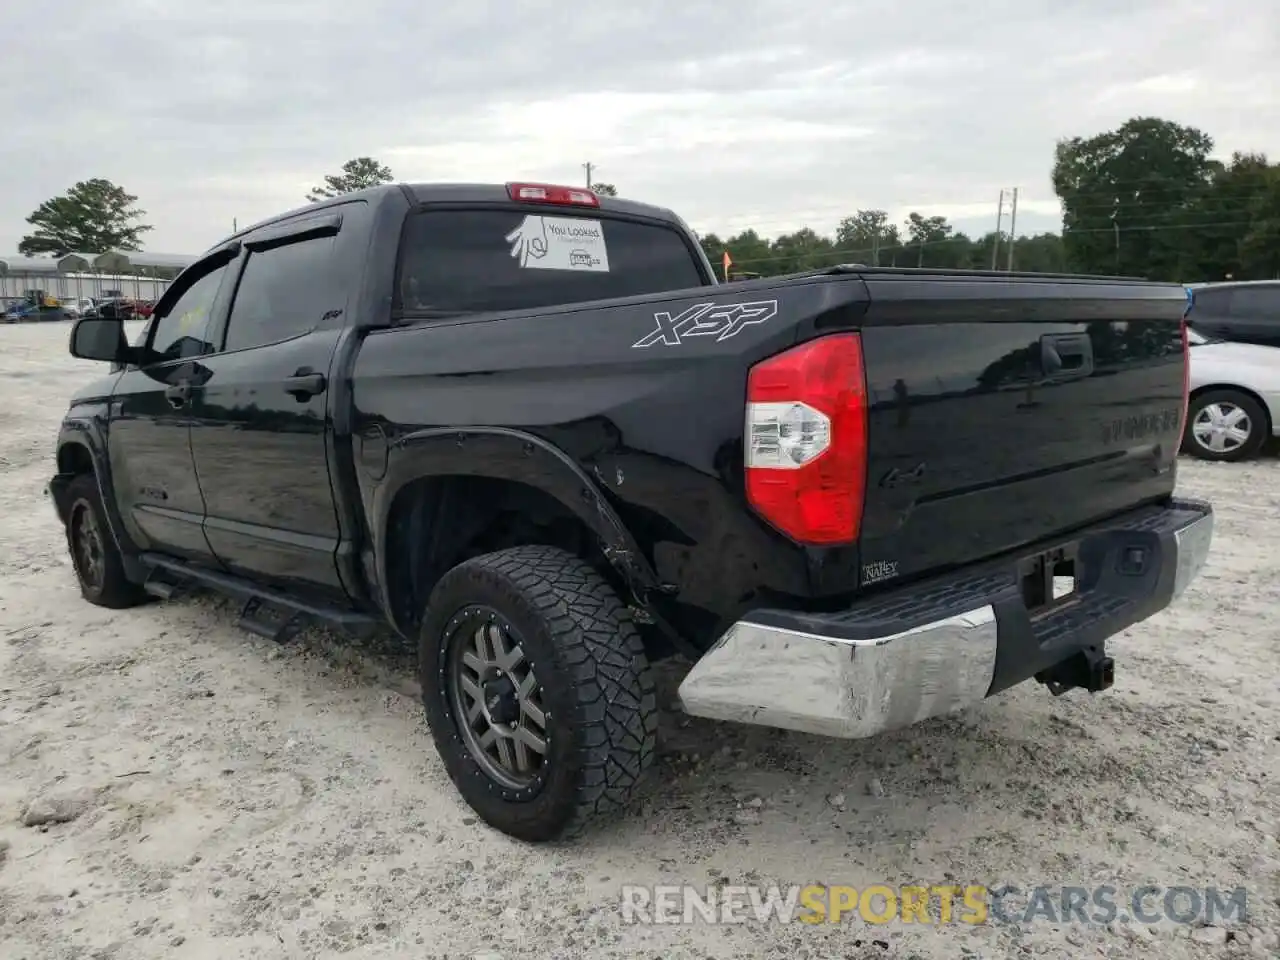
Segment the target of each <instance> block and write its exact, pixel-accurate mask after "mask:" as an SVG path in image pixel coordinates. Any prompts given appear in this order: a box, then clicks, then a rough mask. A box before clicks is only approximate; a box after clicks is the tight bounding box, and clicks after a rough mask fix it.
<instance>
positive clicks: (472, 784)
mask: <svg viewBox="0 0 1280 960" xmlns="http://www.w3.org/2000/svg"><path fill="white" fill-rule="evenodd" d="M419 672H420V679H421V682H422V695H423V702H424V705H425V707H426V712H427V720H428V722H429V724H430V726H431V733H432V737H433V738H434V740H435V743H436V748H437V749H438V750H439V752H440V755H441V757H442V758H443V760H444V763H445V767H446V769H447V770H448V772H449V776H450V777H451V778H452V780H453V782H454V784H455V785H456V786H457V788H458V790H459V791H460V792H461V794H462V796H463V798H464V799H465V800H466V801H467V803H468V804H469V805H470V806H471V807H472V809H474V810H475V811H476V813H478V814H479V815H480V817H481V818H483V819H484V820H485V822H486V823H488V824H490V825H491V826H493V827H496V828H497V829H499V830H501V831H503V832H504V833H507V834H509V835H510V836H513V837H516V838H518V839H521V840H531V841H540V840H552V839H555V838H556V837H559V836H562V835H565V834H570V835H571V834H573V833H576V832H578V831H579V830H580V829H581V828H582V827H583V826H584V825H585V824H586V822H587V821H588V820H590V819H591V818H592V817H593V816H595V815H597V814H602V813H605V812H607V811H610V810H614V809H617V808H620V807H622V806H623V805H625V803H626V802H627V800H628V799H629V797H630V796H631V794H632V792H633V791H634V790H635V788H636V787H637V786H638V785H639V784H640V783H641V781H642V778H643V775H644V773H645V771H646V769H647V768H648V767H649V765H650V764H651V763H652V761H653V757H654V753H655V749H656V745H657V719H658V714H657V697H656V694H655V691H654V684H653V678H652V674H651V672H650V669H649V664H648V661H647V659H646V658H645V654H644V648H643V645H642V644H641V641H640V637H639V635H638V634H637V632H636V628H635V625H634V623H632V621H631V617H630V614H629V612H628V611H627V609H626V607H625V606H624V605H623V604H622V602H621V601H620V600H619V599H618V596H617V595H616V594H615V593H614V591H613V590H612V589H611V588H610V587H609V585H608V584H607V583H606V582H605V581H604V579H603V578H602V577H601V576H600V575H599V574H598V573H597V572H596V571H595V570H593V569H592V568H591V567H590V565H588V564H587V563H586V562H584V561H583V560H581V559H579V558H578V557H576V556H574V555H572V554H570V553H567V552H565V551H563V550H559V549H556V548H553V547H516V548H513V549H510V550H503V551H500V552H498V553H491V554H487V555H485V556H482V557H476V558H474V559H472V560H468V561H466V562H465V563H463V564H460V565H459V566H457V567H455V568H454V569H453V570H451V571H450V572H449V573H447V574H446V575H445V576H444V577H443V578H442V579H441V580H440V582H439V583H438V584H437V585H436V588H435V590H434V591H433V592H432V595H431V599H430V602H429V603H428V606H427V613H426V616H425V618H424V622H423V626H422V633H421V636H420V642H419Z"/></svg>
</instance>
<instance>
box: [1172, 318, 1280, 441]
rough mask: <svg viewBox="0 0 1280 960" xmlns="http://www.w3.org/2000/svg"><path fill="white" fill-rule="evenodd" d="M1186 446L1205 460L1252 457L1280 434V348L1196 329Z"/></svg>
mask: <svg viewBox="0 0 1280 960" xmlns="http://www.w3.org/2000/svg"><path fill="white" fill-rule="evenodd" d="M1187 339H1188V341H1189V342H1190V344H1191V403H1190V406H1189V409H1188V411H1187V428H1186V432H1185V434H1184V435H1183V440H1182V449H1183V450H1184V451H1186V452H1187V453H1189V454H1191V455H1192V456H1193V457H1199V458H1200V459H1202V460H1247V459H1249V458H1250V457H1253V456H1256V455H1257V453H1258V451H1259V450H1261V449H1262V446H1263V444H1264V443H1266V441H1267V440H1268V439H1269V438H1270V437H1273V436H1280V347H1264V346H1261V345H1258V344H1252V343H1231V342H1228V341H1225V340H1214V339H1210V338H1209V337H1206V336H1204V335H1203V334H1201V333H1198V332H1196V331H1195V330H1189V331H1188V332H1187Z"/></svg>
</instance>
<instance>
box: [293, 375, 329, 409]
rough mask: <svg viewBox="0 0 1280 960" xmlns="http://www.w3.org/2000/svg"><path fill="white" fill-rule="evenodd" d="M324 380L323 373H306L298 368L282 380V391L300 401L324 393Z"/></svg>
mask: <svg viewBox="0 0 1280 960" xmlns="http://www.w3.org/2000/svg"><path fill="white" fill-rule="evenodd" d="M326 385H327V384H326V381H325V378H324V374H323V373H307V372H305V371H303V370H299V371H298V372H297V373H295V374H294V375H293V376H292V377H289V378H287V379H286V380H285V382H284V392H285V393H288V394H292V395H293V399H295V400H297V401H298V402H299V403H302V402H304V401H306V400H310V399H311V398H312V397H314V396H318V395H319V394H322V393H324V388H325V386H326Z"/></svg>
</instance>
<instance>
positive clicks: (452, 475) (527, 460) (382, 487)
mask: <svg viewBox="0 0 1280 960" xmlns="http://www.w3.org/2000/svg"><path fill="white" fill-rule="evenodd" d="M372 513H373V518H372V519H373V522H374V525H375V527H374V529H375V530H376V531H377V538H378V541H379V542H378V547H377V556H376V563H377V566H378V576H379V580H380V582H381V583H382V584H383V589H384V591H385V604H386V607H387V610H388V613H389V614H390V615H391V618H392V620H393V622H394V623H395V625H396V626H397V628H398V629H400V630H401V631H402V632H404V633H405V634H406V635H412V633H413V631H415V630H416V628H417V620H418V619H419V618H420V616H421V612H422V602H423V601H424V600H425V599H426V596H427V595H428V594H429V592H430V590H431V589H432V587H433V586H434V584H435V583H436V582H437V581H438V580H439V578H440V577H442V576H443V575H444V574H445V573H446V572H447V571H448V570H449V569H450V568H451V567H452V566H455V565H456V564H457V563H460V562H462V561H464V560H466V559H468V558H469V557H471V556H477V555H480V554H482V553H484V552H486V551H494V550H500V549H505V548H509V547H517V546H526V545H543V546H556V547H560V548H561V549H564V550H568V551H569V552H571V553H573V554H575V555H576V556H579V557H581V558H582V559H584V560H586V561H587V562H589V563H591V565H592V566H593V567H595V568H596V569H598V570H599V571H600V573H601V575H602V576H604V577H605V579H606V580H607V581H608V582H609V583H610V585H611V586H613V587H614V589H615V590H617V592H618V594H619V595H620V596H621V597H623V598H624V599H625V600H626V602H628V603H631V602H632V601H633V600H636V601H641V602H643V600H644V597H645V595H646V594H647V593H648V592H649V591H650V590H652V589H654V588H655V587H656V586H657V585H658V578H657V574H656V573H655V572H654V570H653V567H652V565H651V564H650V562H649V560H648V558H647V557H646V556H645V555H644V554H643V553H642V551H641V549H640V547H639V545H638V544H637V543H636V541H635V540H634V538H633V537H632V535H631V533H630V531H629V530H627V528H626V527H625V526H624V524H623V522H622V520H621V519H620V518H619V516H618V514H617V512H616V511H615V510H614V508H613V506H612V505H611V504H610V502H609V501H608V500H607V499H606V498H605V495H604V493H603V492H602V491H601V489H600V488H599V486H598V485H597V484H596V483H595V482H594V481H593V480H592V479H591V478H590V477H589V476H588V475H587V474H586V472H585V471H584V470H583V469H582V468H581V467H580V466H579V465H578V464H577V463H576V462H575V461H574V460H573V459H572V458H570V457H569V456H568V455H567V454H565V453H564V451H562V450H560V449H559V448H558V447H556V446H555V445H553V444H551V443H548V442H547V441H545V440H543V439H542V438H540V437H536V436H534V435H532V434H528V433H525V432H523V431H520V430H513V429H509V428H500V427H493V428H481V429H472V430H463V431H460V430H457V429H452V430H447V429H434V430H425V431H421V432H419V433H416V434H412V435H409V436H407V437H403V438H400V440H399V441H398V442H397V443H396V444H395V446H394V447H393V448H392V450H391V451H390V455H389V457H388V460H387V468H386V474H385V478H384V479H383V481H382V483H381V484H379V489H378V490H377V491H376V492H375V495H374V502H373V510H372ZM513 520H514V521H518V522H515V523H513V522H512V521H513Z"/></svg>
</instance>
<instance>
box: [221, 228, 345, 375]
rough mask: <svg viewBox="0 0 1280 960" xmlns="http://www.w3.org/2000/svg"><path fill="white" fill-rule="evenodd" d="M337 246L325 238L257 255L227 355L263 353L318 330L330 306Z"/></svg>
mask: <svg viewBox="0 0 1280 960" xmlns="http://www.w3.org/2000/svg"><path fill="white" fill-rule="evenodd" d="M333 245H334V238H333V236H321V237H311V238H308V239H306V240H298V241H296V242H293V243H285V244H283V245H281V246H278V247H270V248H268V249H266V250H254V251H252V252H251V253H250V254H249V259H248V260H247V261H245V266H244V273H243V274H242V275H241V277H240V284H239V286H237V287H236V295H235V300H234V301H233V302H232V304H231V316H230V317H229V318H228V320H227V338H226V343H225V345H224V347H223V349H224V350H244V349H246V348H249V347H260V346H264V345H266V344H269V343H278V342H280V341H281V340H288V339H290V338H291V337H296V336H298V335H300V334H303V333H309V332H310V331H312V330H314V329H315V327H316V324H317V323H319V322H320V318H321V317H322V316H323V314H324V311H325V310H326V309H328V306H329V304H328V303H327V302H326V300H325V297H326V294H327V291H328V290H329V289H330V284H329V282H328V281H329V271H330V268H331V261H332V254H333Z"/></svg>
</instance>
